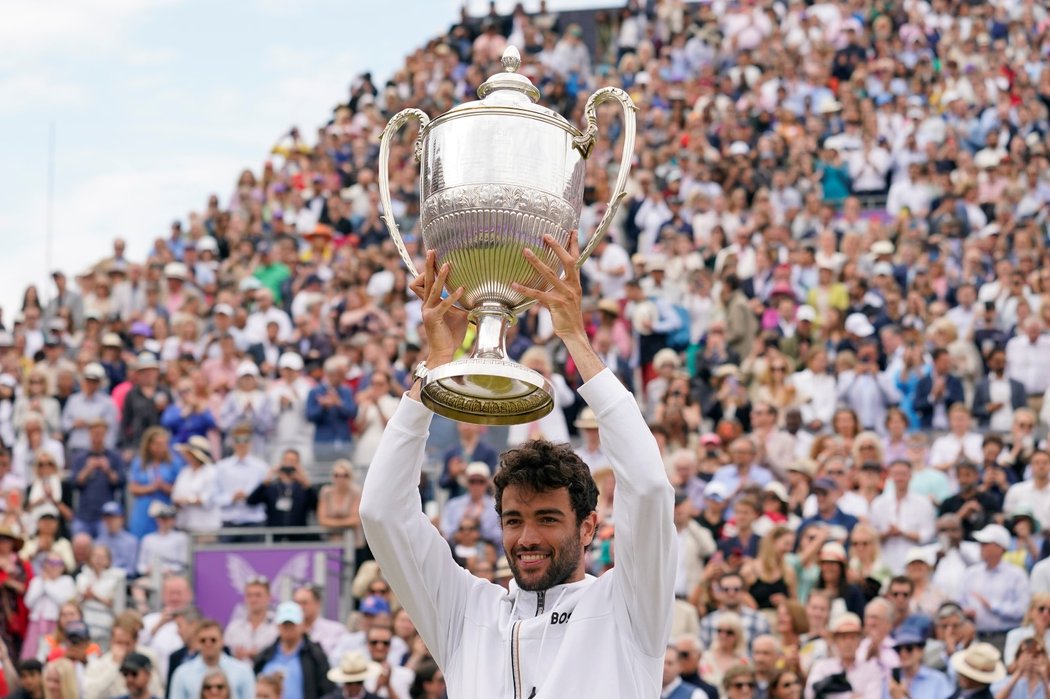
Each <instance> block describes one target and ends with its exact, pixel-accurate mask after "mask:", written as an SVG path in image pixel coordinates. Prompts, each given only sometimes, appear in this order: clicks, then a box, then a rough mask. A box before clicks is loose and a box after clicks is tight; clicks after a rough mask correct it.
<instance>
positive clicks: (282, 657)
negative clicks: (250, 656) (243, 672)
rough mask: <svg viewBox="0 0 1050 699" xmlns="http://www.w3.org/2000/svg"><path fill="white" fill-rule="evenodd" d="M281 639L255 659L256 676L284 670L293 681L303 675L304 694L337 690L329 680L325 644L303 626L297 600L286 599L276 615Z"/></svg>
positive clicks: (311, 695)
mask: <svg viewBox="0 0 1050 699" xmlns="http://www.w3.org/2000/svg"><path fill="white" fill-rule="evenodd" d="M274 623H275V624H277V634H278V637H277V640H276V641H274V643H273V645H271V646H269V647H268V648H266V649H264V650H263V651H262V652H261V653H259V655H257V656H256V658H255V663H254V668H255V674H256V675H270V674H273V673H277V672H279V673H281V674H282V675H283V676H284V677H287V678H289V679H288V681H289V682H291V681H293V680H294V679H295V678H299V683H301V690H300V691H301V692H302V694H301V696H303V697H318V696H322V695H324V694H327V693H328V692H331V691H332V690H333V689H335V687H334V685H333V684H332V682H331V680H329V679H328V659H327V658H325V654H324V651H323V650H322V649H321V646H319V645H317V644H316V643H314V642H313V641H311V640H310V639H309V638H308V637H307V636H306V632H305V630H304V629H303V610H302V608H301V607H300V606H299V605H298V604H296V603H295V602H282V603H281V604H280V605H278V607H277V613H276V614H275V615H274Z"/></svg>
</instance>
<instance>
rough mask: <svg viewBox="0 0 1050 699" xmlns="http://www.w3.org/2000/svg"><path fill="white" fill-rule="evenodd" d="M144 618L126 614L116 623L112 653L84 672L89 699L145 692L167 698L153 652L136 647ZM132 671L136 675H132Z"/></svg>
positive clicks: (117, 619) (86, 694)
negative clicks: (136, 691)
mask: <svg viewBox="0 0 1050 699" xmlns="http://www.w3.org/2000/svg"><path fill="white" fill-rule="evenodd" d="M141 630H142V618H141V617H140V616H139V615H138V614H137V613H135V612H123V613H121V614H119V615H118V616H117V618H116V620H115V621H114V622H113V628H112V630H111V632H110V636H109V651H108V652H106V653H105V654H103V655H102V656H101V657H97V658H92V659H90V660H88V664H87V667H86V668H85V672H84V697H85V699H111V698H112V697H120V696H123V695H125V694H132V693H133V691H134V688H141V690H142V691H145V692H146V694H147V696H148V695H149V694H153V695H155V696H161V695H163V694H164V686H165V683H164V679H163V678H162V677H161V676H160V673H159V672H157V670H156V664H155V662H154V660H155V658H154V655H153V652H152V651H150V650H149V649H148V648H146V647H144V646H140V645H138V644H137V643H136V639H137V638H138V634H139V632H140V631H141ZM128 669H132V670H133V672H128V671H127V670H128Z"/></svg>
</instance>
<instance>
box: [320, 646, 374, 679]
mask: <svg viewBox="0 0 1050 699" xmlns="http://www.w3.org/2000/svg"><path fill="white" fill-rule="evenodd" d="M380 671H381V668H380V666H379V663H376V662H372V661H371V660H368V659H367V658H365V656H364V655H363V654H362V653H360V652H359V651H356V650H352V651H348V652H346V653H344V654H343V657H342V658H341V659H340V660H339V667H334V668H332V669H331V670H329V671H328V679H329V680H330V681H331V682H334V683H335V684H346V683H348V682H364V681H365V680H367V679H369V678H370V677H375V676H376V675H378V674H379V673H380Z"/></svg>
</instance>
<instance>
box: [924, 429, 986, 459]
mask: <svg viewBox="0 0 1050 699" xmlns="http://www.w3.org/2000/svg"><path fill="white" fill-rule="evenodd" d="M983 443H984V438H983V437H982V436H981V435H979V434H977V433H976V432H967V433H966V434H964V435H963V436H962V437H959V436H957V435H955V434H953V433H951V432H949V433H948V434H944V435H941V436H940V437H938V438H937V439H935V440H933V446H931V447H930V455H929V457H927V463H929V464H930V465H931V466H937V465H939V464H954V463H955V462H956V461H958V460H959V457H960V456H962V457H964V458H965V459H966V460H967V461H972V462H973V463H975V464H979V463H981V460H982V458H983V455H982V453H981V451H982V444H983Z"/></svg>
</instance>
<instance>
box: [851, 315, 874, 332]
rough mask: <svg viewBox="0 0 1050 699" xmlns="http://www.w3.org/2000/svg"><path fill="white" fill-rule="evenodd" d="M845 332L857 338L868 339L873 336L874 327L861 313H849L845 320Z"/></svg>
mask: <svg viewBox="0 0 1050 699" xmlns="http://www.w3.org/2000/svg"><path fill="white" fill-rule="evenodd" d="M845 327H846V332H848V333H851V334H853V335H856V336H857V337H870V336H872V335H874V334H875V326H873V325H872V324H871V321H870V320H868V317H867V316H866V315H864V314H863V313H851V314H850V315H849V316H848V317H847V318H846V323H845Z"/></svg>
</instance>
